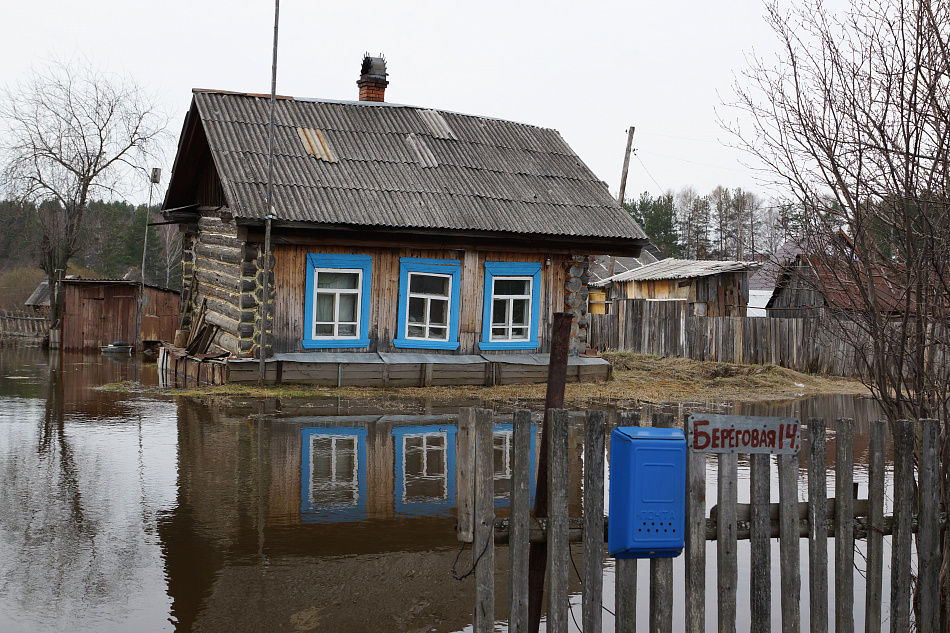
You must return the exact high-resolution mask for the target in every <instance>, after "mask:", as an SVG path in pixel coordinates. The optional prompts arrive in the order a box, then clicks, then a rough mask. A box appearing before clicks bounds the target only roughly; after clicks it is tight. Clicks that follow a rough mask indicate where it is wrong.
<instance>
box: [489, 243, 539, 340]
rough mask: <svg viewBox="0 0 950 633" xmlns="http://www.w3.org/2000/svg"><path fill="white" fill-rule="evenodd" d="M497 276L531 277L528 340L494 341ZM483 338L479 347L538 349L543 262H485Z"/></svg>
mask: <svg viewBox="0 0 950 633" xmlns="http://www.w3.org/2000/svg"><path fill="white" fill-rule="evenodd" d="M495 277H531V278H532V281H531V323H530V326H529V328H528V332H529V333H530V336H531V338H530V339H529V340H527V341H492V340H491V312H492V282H493V280H494V278H495ZM482 303H483V304H484V307H483V309H482V340H481V341H479V342H478V349H480V350H485V351H492V350H505V349H538V323H539V322H540V316H541V305H540V304H541V264H540V263H534V262H485V297H484V300H483V301H482Z"/></svg>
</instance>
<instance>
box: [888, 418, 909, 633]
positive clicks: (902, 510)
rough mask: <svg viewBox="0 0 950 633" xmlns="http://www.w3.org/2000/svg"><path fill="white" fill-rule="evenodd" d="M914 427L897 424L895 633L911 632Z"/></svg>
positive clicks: (893, 565) (893, 560)
mask: <svg viewBox="0 0 950 633" xmlns="http://www.w3.org/2000/svg"><path fill="white" fill-rule="evenodd" d="M913 480H914V427H913V423H912V422H911V421H910V420H895V421H894V495H893V498H894V524H893V528H892V536H891V633H903V632H905V631H909V630H910V558H911V551H910V545H911V536H912V535H911V532H910V529H911V511H912V508H911V500H912V499H911V497H912V494H913V483H914V482H913Z"/></svg>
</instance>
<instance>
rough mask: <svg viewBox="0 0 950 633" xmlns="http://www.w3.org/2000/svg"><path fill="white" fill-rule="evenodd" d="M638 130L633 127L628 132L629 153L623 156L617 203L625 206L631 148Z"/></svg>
mask: <svg viewBox="0 0 950 633" xmlns="http://www.w3.org/2000/svg"><path fill="white" fill-rule="evenodd" d="M636 131H637V128H635V127H633V126H632V125H631V126H630V128H629V129H628V130H627V151H626V152H624V155H623V174H621V176H620V195H619V196H617V202H619V203H620V205H621V206H623V195H624V192H625V191H626V190H627V170H628V169H630V147H631V146H632V145H633V133H634V132H636Z"/></svg>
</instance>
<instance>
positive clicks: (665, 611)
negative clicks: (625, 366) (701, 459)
mask: <svg viewBox="0 0 950 633" xmlns="http://www.w3.org/2000/svg"><path fill="white" fill-rule="evenodd" d="M653 426H654V427H660V428H669V427H671V426H673V414H672V413H654V414H653ZM672 630H673V559H672V558H651V559H650V631H651V632H652V633H671V632H672Z"/></svg>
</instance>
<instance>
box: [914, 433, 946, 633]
mask: <svg viewBox="0 0 950 633" xmlns="http://www.w3.org/2000/svg"><path fill="white" fill-rule="evenodd" d="M920 426H921V441H920V469H919V473H920V474H919V478H920V503H919V504H918V508H920V510H919V512H920V515H919V516H918V523H917V552H918V557H919V558H918V565H917V571H918V573H917V583H918V586H919V591H920V621H919V622H918V623H917V630H918V631H937V630H938V629H939V627H940V563H941V561H940V549H939V545H940V516H939V509H940V460H939V459H938V453H939V451H938V448H937V446H938V443H939V438H940V433H939V427H938V422H937V420H921V421H920Z"/></svg>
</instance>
